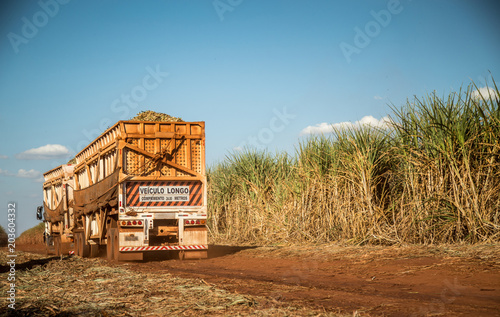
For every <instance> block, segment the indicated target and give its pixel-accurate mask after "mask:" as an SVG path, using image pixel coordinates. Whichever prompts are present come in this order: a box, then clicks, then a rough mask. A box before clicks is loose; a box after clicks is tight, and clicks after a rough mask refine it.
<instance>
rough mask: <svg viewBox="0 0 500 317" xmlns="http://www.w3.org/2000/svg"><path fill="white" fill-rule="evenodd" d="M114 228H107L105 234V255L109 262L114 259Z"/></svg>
mask: <svg viewBox="0 0 500 317" xmlns="http://www.w3.org/2000/svg"><path fill="white" fill-rule="evenodd" d="M115 230H116V229H114V228H112V229H109V230H108V232H107V234H106V239H107V243H106V257H107V259H108V261H109V262H113V261H114V260H115V255H114V251H115V250H114V243H113V242H114V241H113V240H114V233H115Z"/></svg>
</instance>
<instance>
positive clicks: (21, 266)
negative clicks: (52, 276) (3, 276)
mask: <svg viewBox="0 0 500 317" xmlns="http://www.w3.org/2000/svg"><path fill="white" fill-rule="evenodd" d="M65 258H67V257H63V259H65ZM11 259H15V258H11ZM59 259H61V257H60V256H52V257H50V258H44V259H38V260H30V261H28V262H24V263H15V265H14V264H12V268H14V269H15V270H16V271H26V270H31V269H32V268H33V267H35V266H37V265H44V264H47V263H49V262H50V261H52V260H59ZM8 261H10V259H8V260H7V265H0V273H5V272H9V271H10V269H11V265H10V263H9V262H8Z"/></svg>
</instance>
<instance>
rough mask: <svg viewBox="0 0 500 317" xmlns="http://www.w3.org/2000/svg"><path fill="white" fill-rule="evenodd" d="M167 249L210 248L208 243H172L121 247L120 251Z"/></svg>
mask: <svg viewBox="0 0 500 317" xmlns="http://www.w3.org/2000/svg"><path fill="white" fill-rule="evenodd" d="M164 250H165V251H166V250H181V251H189V250H208V245H170V246H150V247H120V248H119V251H120V252H137V251H164Z"/></svg>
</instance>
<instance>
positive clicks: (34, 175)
mask: <svg viewBox="0 0 500 317" xmlns="http://www.w3.org/2000/svg"><path fill="white" fill-rule="evenodd" d="M16 176H17V177H21V178H40V176H42V173H40V172H39V171H35V170H34V169H30V170H29V171H27V170H24V169H22V168H21V169H20V170H19V171H17V174H16Z"/></svg>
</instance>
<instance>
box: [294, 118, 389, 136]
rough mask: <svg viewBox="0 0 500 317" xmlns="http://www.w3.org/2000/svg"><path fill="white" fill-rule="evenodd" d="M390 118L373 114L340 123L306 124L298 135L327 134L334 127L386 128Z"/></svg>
mask: <svg viewBox="0 0 500 317" xmlns="http://www.w3.org/2000/svg"><path fill="white" fill-rule="evenodd" d="M390 121H391V120H390V119H389V117H383V118H382V119H380V120H379V119H376V118H374V117H373V116H364V117H363V118H361V120H359V121H356V122H354V123H352V122H349V121H345V122H340V123H326V122H323V123H319V124H317V125H315V126H308V127H307V128H305V129H303V130H302V131H301V132H300V135H306V134H327V133H331V132H333V130H334V129H346V128H356V127H360V126H363V125H369V126H372V127H378V128H387V127H388V123H389V122H390Z"/></svg>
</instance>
